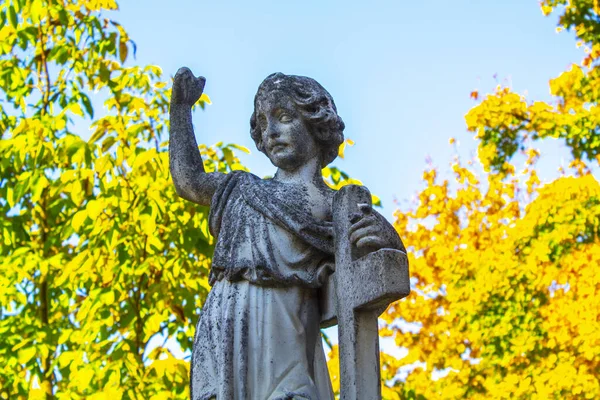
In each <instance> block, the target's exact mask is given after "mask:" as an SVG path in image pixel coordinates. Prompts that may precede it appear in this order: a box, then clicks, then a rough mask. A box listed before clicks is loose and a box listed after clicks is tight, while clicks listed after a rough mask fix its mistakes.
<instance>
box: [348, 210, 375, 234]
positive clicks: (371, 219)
mask: <svg viewBox="0 0 600 400" xmlns="http://www.w3.org/2000/svg"><path fill="white" fill-rule="evenodd" d="M376 223H377V219H376V218H375V216H374V215H363V216H362V217H360V218H359V219H358V220H357V221H356V222H355V223H353V224H352V225H350V228H349V229H348V233H349V234H350V235H352V234H353V233H354V232H355V231H357V230H358V229H362V228H364V227H366V226H371V225H375V224H376Z"/></svg>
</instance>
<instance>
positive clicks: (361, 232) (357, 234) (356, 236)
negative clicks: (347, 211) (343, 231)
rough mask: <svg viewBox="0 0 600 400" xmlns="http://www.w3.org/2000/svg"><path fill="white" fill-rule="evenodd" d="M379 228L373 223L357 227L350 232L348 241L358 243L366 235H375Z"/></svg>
mask: <svg viewBox="0 0 600 400" xmlns="http://www.w3.org/2000/svg"><path fill="white" fill-rule="evenodd" d="M378 233H379V229H378V228H377V226H375V225H367V226H365V227H363V228H360V229H357V230H355V231H354V232H352V233H351V234H350V243H352V244H358V242H359V241H360V240H361V239H363V238H365V237H368V236H377V235H378Z"/></svg>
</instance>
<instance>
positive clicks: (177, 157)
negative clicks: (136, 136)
mask: <svg viewBox="0 0 600 400" xmlns="http://www.w3.org/2000/svg"><path fill="white" fill-rule="evenodd" d="M205 82H206V80H205V79H204V78H203V77H201V76H200V77H197V78H196V77H195V76H194V75H193V74H192V71H190V70H189V69H188V68H185V67H183V68H180V69H179V71H177V73H176V74H175V79H174V81H173V90H172V93H171V107H170V123H171V126H170V130H169V165H170V170H171V176H172V177H173V183H174V184H175V189H176V190H177V194H178V195H179V196H181V197H183V198H184V199H186V200H189V201H193V202H194V203H198V204H202V205H210V200H211V198H212V196H213V194H214V192H215V190H216V189H217V187H218V186H219V183H220V182H221V181H222V180H223V178H224V177H225V175H224V174H222V173H219V172H212V173H206V172H205V171H204V164H203V163H202V157H201V156H200V152H199V151H198V143H197V142H196V138H195V137H194V127H193V126H192V106H193V105H194V104H195V103H196V102H197V101H198V99H199V98H200V96H201V95H202V92H203V90H204V84H205Z"/></svg>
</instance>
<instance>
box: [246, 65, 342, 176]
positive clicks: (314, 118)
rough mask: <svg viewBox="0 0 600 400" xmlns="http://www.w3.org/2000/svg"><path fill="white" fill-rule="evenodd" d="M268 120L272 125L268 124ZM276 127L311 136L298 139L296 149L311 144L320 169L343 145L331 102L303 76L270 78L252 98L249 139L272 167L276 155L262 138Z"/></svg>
mask: <svg viewBox="0 0 600 400" xmlns="http://www.w3.org/2000/svg"><path fill="white" fill-rule="evenodd" d="M271 118H272V119H273V121H274V123H273V124H270V122H269V121H270V120H271ZM276 125H279V126H280V128H281V129H284V130H287V131H289V132H292V133H293V134H294V135H297V136H302V135H306V134H308V135H310V137H308V138H304V139H303V138H299V137H298V138H297V139H298V140H299V142H298V147H300V148H301V147H302V145H303V143H302V142H306V141H314V143H315V144H316V147H317V149H318V153H319V156H320V159H321V165H322V166H323V167H325V166H326V165H327V164H329V163H331V162H332V161H333V160H334V159H335V158H336V157H337V155H338V149H339V146H340V144H342V142H343V141H344V122H343V121H342V119H341V118H340V117H339V116H338V115H337V109H336V107H335V103H334V102H333V98H332V97H331V95H330V94H329V92H327V90H325V88H323V86H321V85H320V84H319V83H318V82H317V81H315V80H314V79H311V78H307V77H305V76H296V75H284V74H282V73H280V72H278V73H275V74H271V75H269V76H268V77H267V78H266V79H265V80H264V81H263V82H262V83H261V84H260V86H259V87H258V91H257V93H256V96H255V97H254V112H253V113H252V116H251V118H250V135H251V136H252V139H254V142H255V143H256V147H257V148H258V150H260V151H261V152H263V153H265V154H266V155H267V156H268V157H269V158H270V159H271V161H272V162H273V163H274V164H275V165H277V162H276V160H275V159H276V155H274V153H275V152H271V150H272V149H271V148H269V147H268V143H265V141H266V140H265V138H266V137H267V135H266V133H267V130H270V129H272V127H273V126H275V129H277V126H276ZM306 139H309V140H306ZM267 140H268V139H267ZM304 144H306V143H304ZM307 151H308V150H307ZM277 166H279V165H277Z"/></svg>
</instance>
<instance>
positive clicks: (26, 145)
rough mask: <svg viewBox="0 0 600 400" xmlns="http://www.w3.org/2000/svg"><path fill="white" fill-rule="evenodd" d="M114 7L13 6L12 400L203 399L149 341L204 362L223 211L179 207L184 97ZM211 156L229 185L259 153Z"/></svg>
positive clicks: (0, 191) (9, 78) (3, 274)
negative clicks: (204, 316) (178, 132)
mask: <svg viewBox="0 0 600 400" xmlns="http://www.w3.org/2000/svg"><path fill="white" fill-rule="evenodd" d="M115 9H117V4H116V2H115V1H112V0H101V1H81V0H71V1H66V0H63V1H50V0H12V1H8V2H5V3H3V4H2V5H0V21H1V24H2V25H1V28H0V133H1V136H0V138H1V140H0V156H1V159H0V209H1V212H0V231H1V232H2V236H1V241H0V268H1V270H0V288H2V290H1V291H0V305H1V308H0V335H1V338H2V340H0V358H1V359H2V360H3V363H2V365H0V398H4V399H13V398H25V397H33V398H48V399H50V398H69V399H72V398H110V399H111V400H114V399H119V398H143V399H147V398H153V399H161V398H188V397H189V394H188V379H189V377H188V375H189V363H188V361H187V360H181V359H178V358H176V357H174V356H173V354H171V353H170V351H169V349H168V348H167V346H166V342H165V343H162V345H158V346H152V347H150V346H149V343H150V342H151V340H152V339H153V338H158V337H160V338H170V339H171V342H172V341H175V342H176V343H177V344H178V345H179V346H180V347H181V350H182V351H183V352H184V353H185V352H188V351H190V350H191V346H192V339H193V334H194V326H193V323H194V322H195V321H196V320H197V317H198V315H199V311H200V309H201V307H202V304H203V301H204V299H205V297H206V294H207V293H208V290H209V289H210V287H209V285H208V280H207V277H208V271H209V267H210V261H211V260H210V258H211V256H212V252H213V247H212V245H213V238H212V237H211V236H210V234H209V231H208V220H207V216H208V209H207V208H205V207H199V206H197V205H195V204H193V203H190V202H187V201H184V200H181V199H180V198H179V197H178V196H177V195H176V193H175V189H174V186H173V184H172V181H171V178H170V176H169V166H168V153H167V151H166V150H167V147H166V146H167V143H166V142H165V141H164V139H165V138H166V129H167V122H168V104H169V97H170V89H169V88H168V86H169V84H168V82H166V81H165V80H164V79H163V77H162V72H161V70H160V68H158V67H156V66H135V65H130V62H128V60H129V61H130V58H131V57H130V54H132V53H135V44H134V43H133V42H132V41H131V40H130V38H129V36H128V35H127V32H126V31H125V30H124V28H123V27H122V26H121V25H120V24H118V23H117V22H115V21H112V20H109V19H107V18H104V17H103V15H102V12H103V11H105V10H115ZM101 102H103V107H99V106H98V104H100V103H101ZM206 102H210V100H209V99H208V97H207V96H206V97H203V98H201V99H200V102H199V106H200V107H201V108H204V106H205V104H206ZM86 130H88V131H89V130H91V136H90V137H89V139H88V140H84V139H83V138H82V137H83V132H86ZM347 144H349V145H351V144H352V142H351V141H347V142H346V143H344V144H343V145H342V146H341V148H340V155H341V156H342V157H343V153H344V148H345V146H346V145H347ZM200 151H201V152H202V155H203V159H204V160H205V169H206V170H207V171H209V172H210V171H215V170H218V171H221V172H228V171H231V170H235V169H243V168H244V167H243V166H242V165H241V164H240V161H239V159H238V158H237V156H236V151H244V152H247V151H248V150H247V149H245V148H243V147H241V146H237V145H235V144H227V145H225V144H223V143H218V144H216V145H214V146H211V147H207V146H205V145H201V146H200ZM324 175H325V178H326V182H327V183H328V184H329V185H330V186H332V187H336V188H337V187H340V186H342V185H345V184H348V183H359V182H358V181H356V180H353V179H351V178H349V177H348V176H347V175H346V174H345V173H344V172H342V171H340V170H339V169H337V168H335V167H332V168H327V169H325V170H324ZM374 202H375V203H376V204H379V200H378V199H377V198H374Z"/></svg>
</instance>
